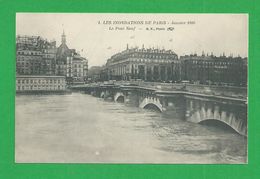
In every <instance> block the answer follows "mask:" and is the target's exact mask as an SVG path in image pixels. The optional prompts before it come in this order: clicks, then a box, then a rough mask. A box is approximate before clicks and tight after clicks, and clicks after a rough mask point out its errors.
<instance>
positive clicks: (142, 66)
mask: <svg viewBox="0 0 260 179" xmlns="http://www.w3.org/2000/svg"><path fill="white" fill-rule="evenodd" d="M179 71H180V62H179V60H178V56H177V54H176V53H174V52H173V51H171V50H164V49H163V50H161V49H153V48H149V49H145V48H144V46H143V47H142V48H140V49H139V48H130V49H129V48H128V45H127V48H126V50H124V51H122V52H120V53H117V54H115V55H113V56H112V57H111V58H110V59H108V60H107V63H106V72H107V78H108V79H109V80H131V79H142V80H145V81H170V80H176V81H177V80H179V79H180V76H179V74H180V73H179ZM104 76H106V75H104Z"/></svg>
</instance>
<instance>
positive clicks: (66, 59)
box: [56, 32, 88, 83]
mask: <svg viewBox="0 0 260 179" xmlns="http://www.w3.org/2000/svg"><path fill="white" fill-rule="evenodd" d="M87 73H88V60H87V59H86V58H83V57H81V56H80V54H79V53H77V52H76V50H75V49H69V48H68V46H67V44H66V36H65V33H64V32H63V34H62V36H61V45H60V46H59V47H58V49H57V60H56V74H57V75H63V76H66V79H67V81H68V82H69V83H73V82H84V81H85V80H86V79H87Z"/></svg>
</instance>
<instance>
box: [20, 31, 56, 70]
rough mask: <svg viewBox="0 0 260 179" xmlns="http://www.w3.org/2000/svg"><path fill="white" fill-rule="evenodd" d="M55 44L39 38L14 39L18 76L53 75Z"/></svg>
mask: <svg viewBox="0 0 260 179" xmlns="http://www.w3.org/2000/svg"><path fill="white" fill-rule="evenodd" d="M56 50H57V48H56V42H55V41H51V42H49V41H47V40H45V39H43V38H41V37H40V36H19V35H18V36H17V37H16V73H17V74H18V75H55V64H56Z"/></svg>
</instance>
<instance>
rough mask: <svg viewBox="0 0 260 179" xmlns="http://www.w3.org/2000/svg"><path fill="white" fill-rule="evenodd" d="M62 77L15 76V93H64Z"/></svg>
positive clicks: (64, 85) (63, 78) (64, 82)
mask: <svg viewBox="0 0 260 179" xmlns="http://www.w3.org/2000/svg"><path fill="white" fill-rule="evenodd" d="M65 89H66V81H65V77H64V76H41V75H37V76H34V75H18V76H16V91H17V92H32V91H35V92H42V91H47V92H48V91H64V90H65Z"/></svg>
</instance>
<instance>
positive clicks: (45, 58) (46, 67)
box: [16, 32, 88, 83]
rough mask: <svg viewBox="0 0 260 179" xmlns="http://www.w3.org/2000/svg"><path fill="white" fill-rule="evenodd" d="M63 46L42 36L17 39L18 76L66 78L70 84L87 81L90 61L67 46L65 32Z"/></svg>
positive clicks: (19, 37)
mask: <svg viewBox="0 0 260 179" xmlns="http://www.w3.org/2000/svg"><path fill="white" fill-rule="evenodd" d="M61 38H62V39H61V45H60V46H59V47H58V48H57V47H56V42H55V41H47V40H45V39H43V38H42V37H40V36H20V35H18V36H17V37H16V74H17V75H34V76H35V75H45V76H54V75H57V76H65V77H66V80H67V82H68V83H73V82H84V81H86V79H87V72H88V60H87V59H86V58H83V57H81V56H80V54H79V53H77V52H76V50H75V49H69V48H68V46H67V45H66V36H65V33H64V32H63V34H62V36H61Z"/></svg>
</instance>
